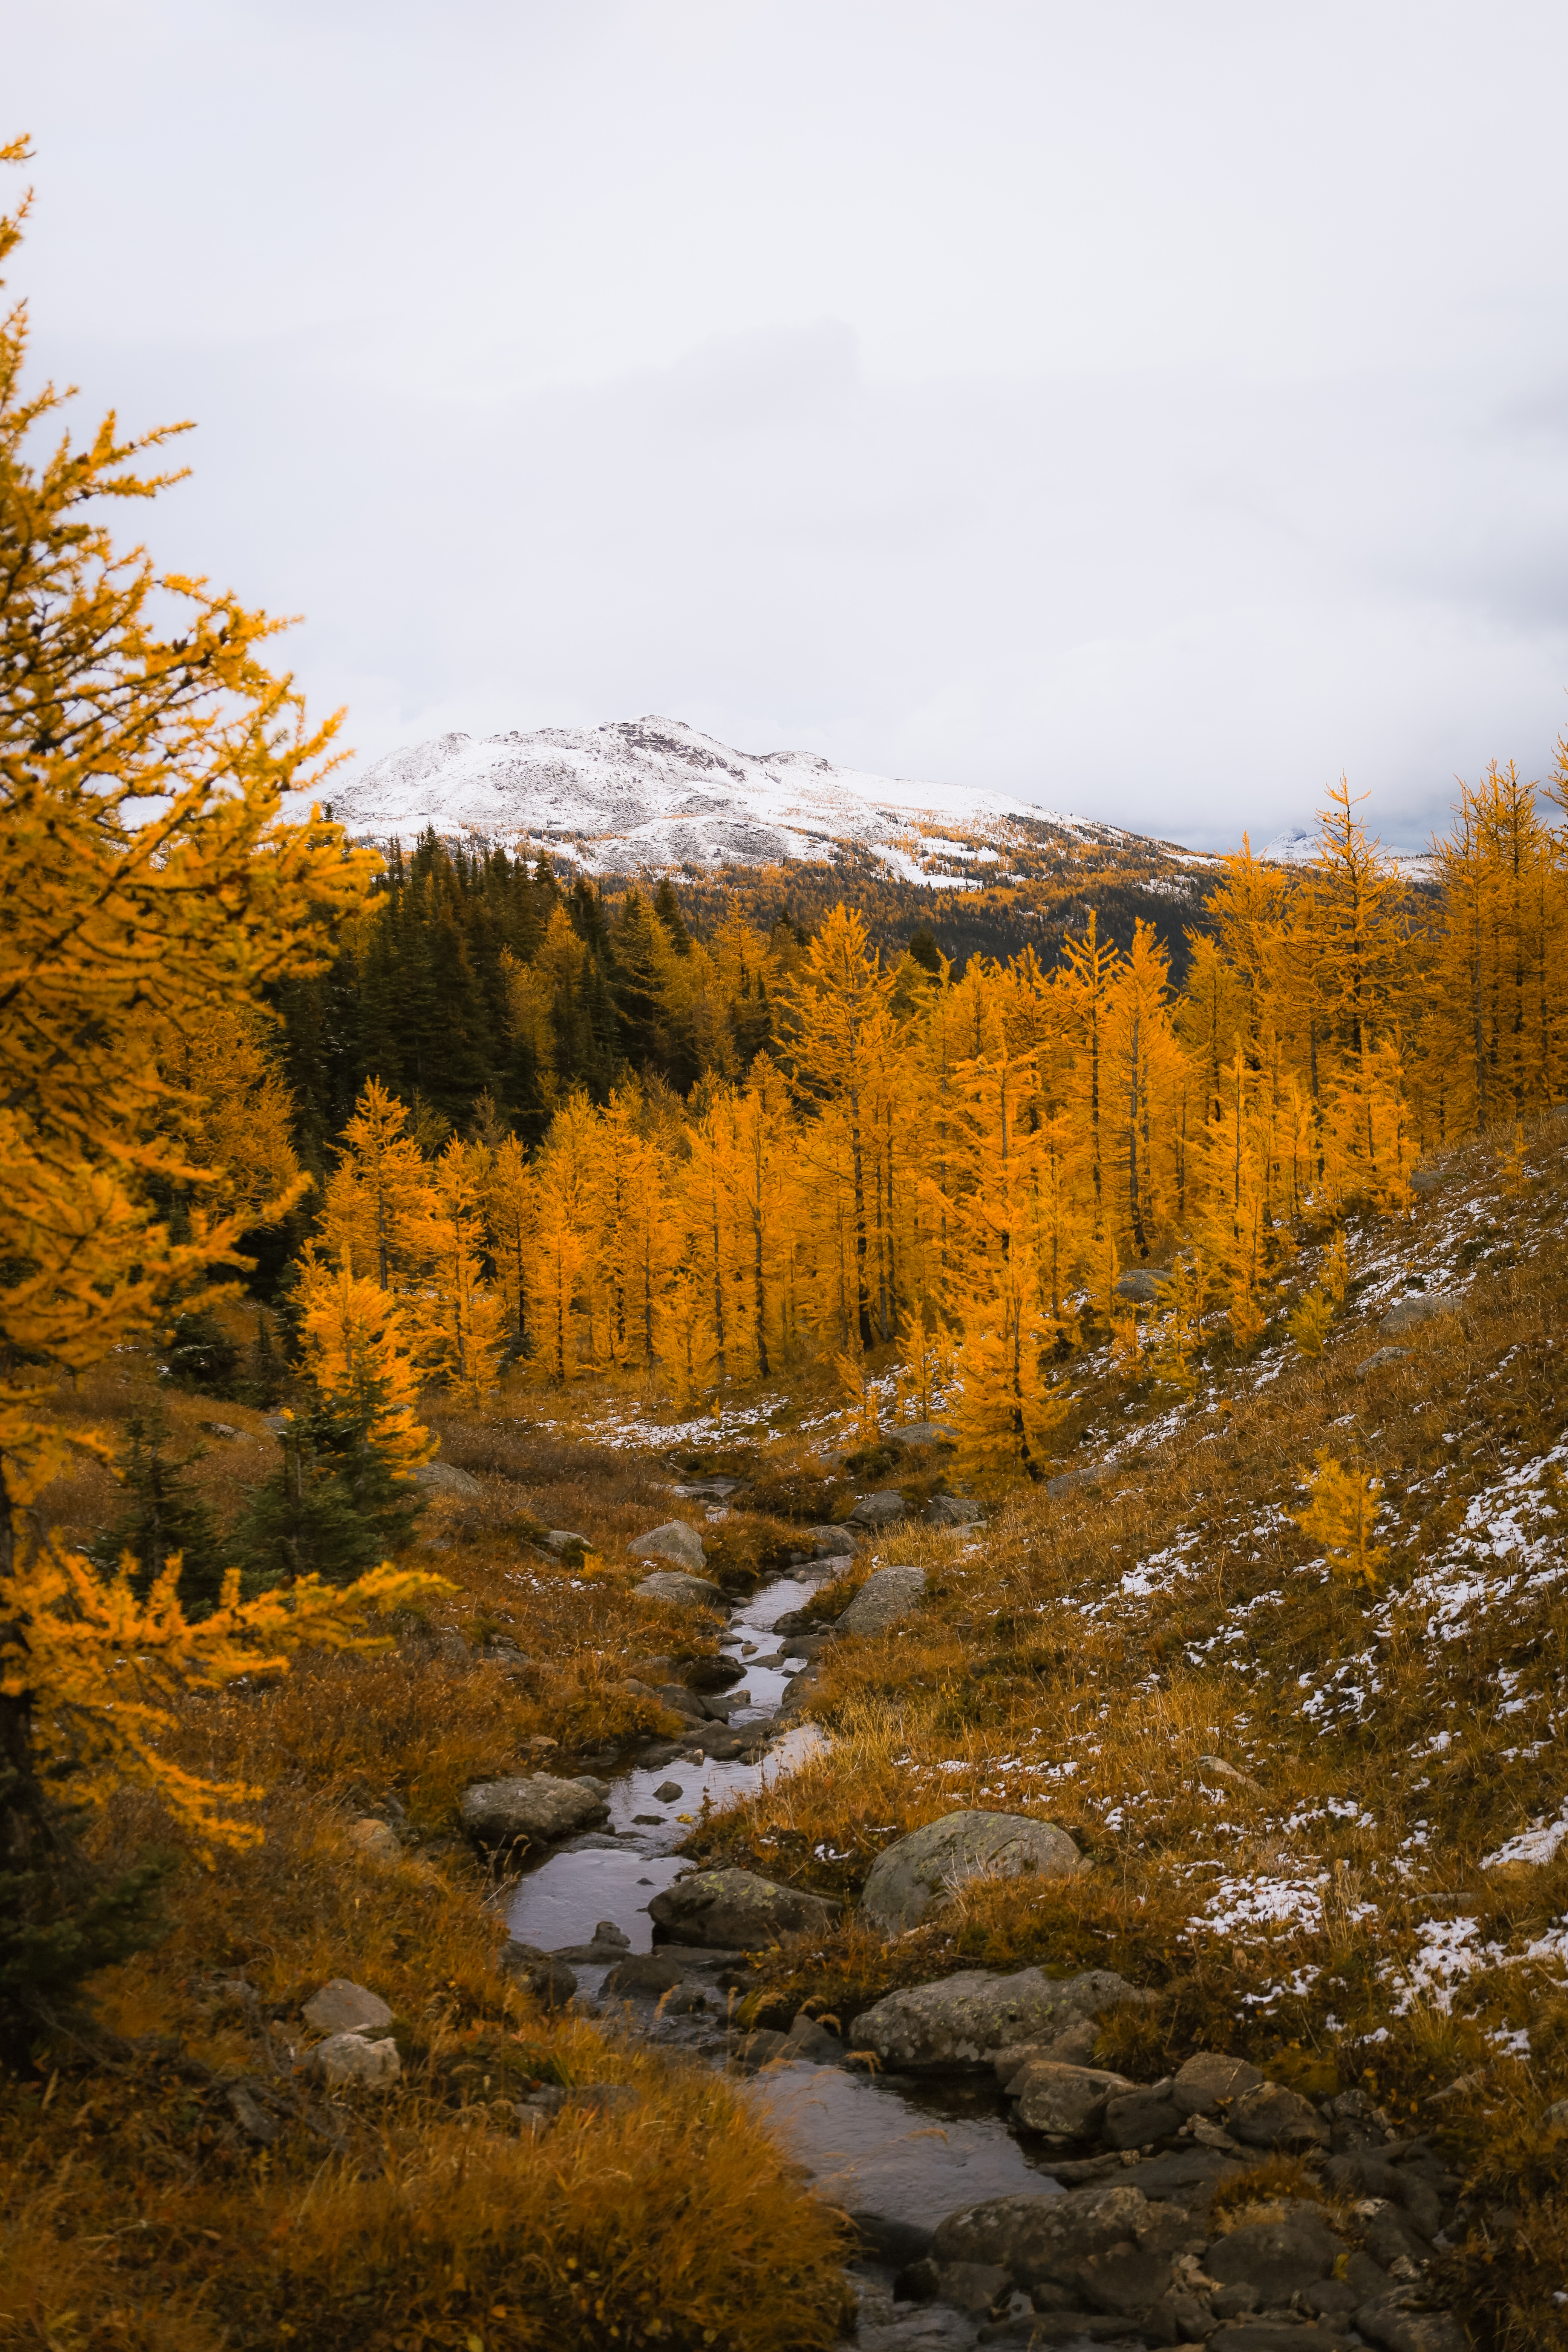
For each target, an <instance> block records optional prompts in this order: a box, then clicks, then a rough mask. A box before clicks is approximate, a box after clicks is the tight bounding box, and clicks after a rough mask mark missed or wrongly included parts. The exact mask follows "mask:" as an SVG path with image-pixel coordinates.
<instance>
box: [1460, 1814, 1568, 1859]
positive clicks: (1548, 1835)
mask: <svg viewBox="0 0 1568 2352" xmlns="http://www.w3.org/2000/svg"><path fill="white" fill-rule="evenodd" d="M1564 1838H1568V1805H1565V1806H1564V1807H1563V1811H1562V1812H1561V1813H1559V1814H1558V1816H1557V1819H1556V1820H1555V1821H1554V1822H1532V1823H1531V1827H1530V1828H1529V1829H1527V1830H1521V1831H1520V1832H1518V1834H1517V1835H1516V1836H1514V1837H1510V1839H1508V1840H1507V1842H1506V1843H1504V1844H1502V1845H1500V1846H1499V1848H1498V1850H1497V1852H1496V1853H1487V1854H1483V1855H1482V1856H1481V1868H1482V1869H1483V1870H1506V1869H1508V1868H1509V1867H1510V1865H1511V1864H1514V1863H1521V1862H1523V1863H1531V1864H1535V1865H1536V1866H1537V1867H1539V1865H1540V1864H1542V1863H1545V1862H1551V1861H1552V1860H1554V1859H1555V1857H1556V1853H1557V1850H1558V1848H1559V1847H1560V1846H1561V1844H1562V1843H1563V1839H1564Z"/></svg>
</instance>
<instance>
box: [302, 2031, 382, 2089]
mask: <svg viewBox="0 0 1568 2352" xmlns="http://www.w3.org/2000/svg"><path fill="white" fill-rule="evenodd" d="M310 2072H311V2073H312V2074H315V2075H317V2076H318V2077H319V2078H320V2079H321V2081H322V2082H323V2083H327V2084H331V2087H332V2088H333V2089H334V2090H341V2089H344V2088H346V2087H348V2086H350V2085H353V2086H357V2087H358V2088H360V2089H362V2090H367V2091H381V2090H385V2089H386V2088H387V2087H388V2086H389V2085H390V2084H393V2083H395V2082H396V2080H397V2078H398V2076H399V2075H400V2074H402V2072H403V2061H402V2060H401V2059H400V2058H399V2056H398V2054H397V2044H396V2042H367V2041H366V2040H365V2038H364V2036H363V2034H360V2033H334V2034H331V2035H330V2036H329V2038H328V2039H327V2040H326V2041H325V2042H318V2043H317V2045H316V2047H315V2048H314V2050H312V2051H311V2053H310Z"/></svg>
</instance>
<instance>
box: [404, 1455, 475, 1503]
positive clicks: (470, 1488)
mask: <svg viewBox="0 0 1568 2352" xmlns="http://www.w3.org/2000/svg"><path fill="white" fill-rule="evenodd" d="M414 1477H415V1483H416V1485H417V1486H429V1487H431V1488H433V1489H434V1491H435V1492H436V1493H437V1494H438V1495H480V1494H483V1492H484V1489H483V1487H482V1486H480V1485H479V1480H478V1479H477V1478H476V1477H475V1476H474V1475H473V1473H472V1472H471V1471H469V1470H459V1469H458V1465H457V1464H456V1463H455V1462H424V1463H421V1465H420V1466H419V1468H418V1469H417V1470H416V1472H415V1473H414Z"/></svg>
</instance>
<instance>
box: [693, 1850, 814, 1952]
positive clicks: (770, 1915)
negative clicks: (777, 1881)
mask: <svg viewBox="0 0 1568 2352" xmlns="http://www.w3.org/2000/svg"><path fill="white" fill-rule="evenodd" d="M647 1907H648V1915H649V1916H650V1917H651V1919H652V1920H653V1922H654V1926H655V1928H656V1930H657V1931H658V1935H659V1937H661V1939H662V1940H663V1941H665V1942H667V1943H671V1944H719V1945H722V1946H724V1947H725V1948H727V1949H730V1950H733V1951H742V1952H754V1951H760V1950H762V1949H763V1948H765V1947H766V1946H767V1945H769V1944H776V1943H777V1942H778V1941H779V1939H780V1938H781V1937H784V1936H799V1935H816V1936H825V1935H826V1934H827V1932H828V1930H829V1929H830V1928H832V1927H836V1926H837V1922H838V1917H839V1914H840V1910H841V1907H842V1906H840V1905H838V1904H837V1903H833V1902H829V1901H828V1899H827V1898H826V1895H807V1894H805V1893H804V1892H803V1891H802V1890H801V1888H799V1887H798V1886H776V1885H774V1884H773V1881H772V1880H771V1879H767V1878H758V1877H756V1876H754V1875H753V1874H752V1872H751V1871H749V1870H695V1871H692V1872H691V1873H690V1874H689V1876H687V1877H685V1878H678V1879H677V1880H676V1882H675V1884H674V1885H673V1886H667V1887H666V1888H665V1889H664V1891H663V1893H662V1894H660V1895H655V1896H654V1898H653V1900H652V1902H651V1903H650V1904H649V1905H648V1906H647Z"/></svg>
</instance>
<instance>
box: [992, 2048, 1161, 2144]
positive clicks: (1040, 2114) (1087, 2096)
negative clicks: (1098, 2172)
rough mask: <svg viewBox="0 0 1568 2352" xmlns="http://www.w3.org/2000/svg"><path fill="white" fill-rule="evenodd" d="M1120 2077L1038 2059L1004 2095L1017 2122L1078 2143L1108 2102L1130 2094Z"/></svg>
mask: <svg viewBox="0 0 1568 2352" xmlns="http://www.w3.org/2000/svg"><path fill="white" fill-rule="evenodd" d="M1131 2088H1132V2084H1131V2083H1130V2082H1129V2081H1128V2080H1127V2078H1126V2076H1125V2075H1123V2074H1106V2073H1105V2072H1104V2071H1103V2070H1102V2069H1101V2068H1100V2067H1099V2066H1065V2065H1061V2064H1058V2063H1057V2062H1056V2061H1055V2060H1053V2059H1049V2058H1037V2059H1036V2060H1035V2061H1034V2062H1033V2063H1032V2064H1030V2065H1027V2066H1026V2067H1025V2068H1024V2070H1023V2072H1022V2074H1016V2075H1015V2076H1014V2078H1013V2080H1012V2081H1011V2082H1010V2083H1009V2084H1008V2085H1007V2095H1008V2097H1009V2098H1011V2099H1016V2101H1017V2103H1018V2108H1017V2113H1018V2121H1019V2122H1020V2123H1021V2124H1023V2125H1025V2126H1026V2127H1027V2128H1028V2129H1029V2130H1030V2131H1037V2132H1044V2133H1045V2134H1046V2136H1047V2138H1049V2139H1081V2138H1083V2137H1084V2136H1085V2134H1086V2133H1087V2131H1088V2130H1089V2126H1090V2124H1091V2123H1092V2122H1093V2121H1094V2120H1096V2119H1097V2118H1098V2117H1099V2116H1100V2114H1101V2113H1102V2112H1103V2110H1104V2107H1105V2103H1106V2101H1107V2099H1109V2098H1110V2097H1111V2096H1113V2095H1114V2094H1115V2093H1116V2092H1118V2091H1131Z"/></svg>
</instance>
